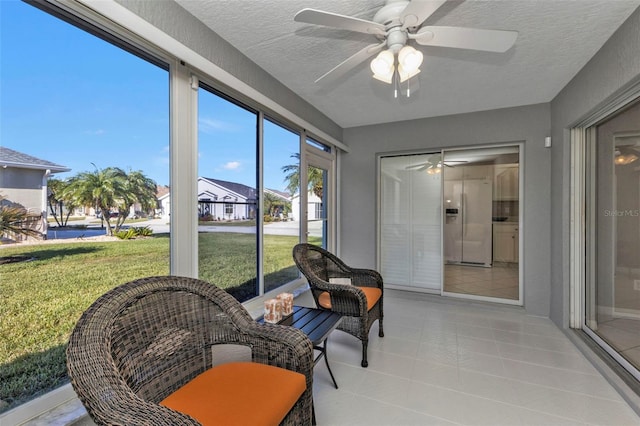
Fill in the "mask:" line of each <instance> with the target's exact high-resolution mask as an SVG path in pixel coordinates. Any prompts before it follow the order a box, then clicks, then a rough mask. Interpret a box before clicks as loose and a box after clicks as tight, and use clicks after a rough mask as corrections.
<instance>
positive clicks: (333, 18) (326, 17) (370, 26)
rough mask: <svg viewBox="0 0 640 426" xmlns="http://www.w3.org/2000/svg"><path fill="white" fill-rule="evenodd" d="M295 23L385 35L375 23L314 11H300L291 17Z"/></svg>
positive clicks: (381, 26)
mask: <svg viewBox="0 0 640 426" xmlns="http://www.w3.org/2000/svg"><path fill="white" fill-rule="evenodd" d="M293 20H294V21H296V22H305V23H307V24H315V25H324V26H326V27H334V28H340V29H343V30H351V31H357V32H360V33H365V34H378V35H385V34H386V30H385V27H384V25H382V24H378V23H377V22H371V21H365V20H364V19H359V18H354V17H352V16H346V15H339V14H337V13H331V12H325V11H322V10H316V9H308V8H307V9H302V10H301V11H300V12H298V13H296V16H294V17H293Z"/></svg>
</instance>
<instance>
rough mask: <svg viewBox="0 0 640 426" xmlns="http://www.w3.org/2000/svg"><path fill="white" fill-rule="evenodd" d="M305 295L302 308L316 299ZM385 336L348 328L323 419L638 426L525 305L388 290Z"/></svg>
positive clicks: (320, 386) (332, 358)
mask: <svg viewBox="0 0 640 426" xmlns="http://www.w3.org/2000/svg"><path fill="white" fill-rule="evenodd" d="M309 299H310V297H308V295H307V294H305V295H304V296H302V297H301V298H298V299H296V303H297V304H307V303H311V305H312V304H313V301H312V300H309ZM384 329H385V337H384V338H379V337H378V335H377V334H378V333H377V332H378V327H377V325H376V324H374V325H373V327H372V330H371V334H370V339H371V341H370V347H369V367H368V368H366V369H364V368H362V367H360V348H361V346H360V342H359V341H358V340H356V339H355V338H353V337H351V336H350V335H347V334H345V333H343V332H341V331H335V332H333V333H332V335H331V336H330V337H329V341H328V355H329V362H330V365H331V369H332V370H333V373H334V375H335V377H336V380H337V382H338V385H339V389H337V390H336V389H335V388H334V387H333V384H332V383H331V378H330V377H329V374H328V372H327V370H326V367H325V365H324V362H320V363H319V364H318V366H317V367H316V370H315V376H314V398H315V404H316V415H317V422H318V425H439V424H442V425H445V424H458V425H510V426H511V425H586V424H589V425H590V424H594V425H596V424H597V425H639V424H640V417H638V415H636V413H635V412H634V411H633V410H632V409H631V408H630V406H629V405H627V404H626V403H625V401H624V400H623V399H622V398H621V397H620V396H619V394H618V393H616V391H615V390H614V389H613V388H612V387H611V385H609V383H608V382H607V381H606V380H605V379H604V378H603V377H602V376H601V375H600V374H599V373H598V372H597V371H596V370H595V368H594V367H593V366H592V365H591V364H590V363H589V362H588V361H587V360H586V359H585V358H584V356H583V355H582V354H581V353H580V352H579V351H578V349H577V348H576V347H575V346H574V345H573V344H572V343H571V342H570V341H569V340H568V339H567V338H566V337H565V336H564V335H563V333H562V332H561V331H560V330H559V329H558V328H557V327H556V326H555V325H554V324H553V323H552V322H551V321H550V320H549V319H547V318H541V317H535V316H530V315H527V314H526V313H525V311H524V310H522V309H521V308H516V307H509V306H501V305H492V304H485V303H480V302H475V303H474V302H468V301H457V300H451V299H447V298H442V297H438V296H430V295H419V294H415V293H405V292H399V291H392V290H388V291H386V292H385V321H384Z"/></svg>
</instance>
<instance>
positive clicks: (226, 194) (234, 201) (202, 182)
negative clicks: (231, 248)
mask: <svg viewBox="0 0 640 426" xmlns="http://www.w3.org/2000/svg"><path fill="white" fill-rule="evenodd" d="M159 188H160V187H159ZM163 189H166V190H162V191H161V190H160V189H159V190H158V209H157V211H156V212H157V213H158V214H160V215H161V216H163V217H167V216H168V215H169V212H170V205H171V204H170V203H171V194H170V192H169V188H168V187H163ZM264 191H265V193H269V194H271V195H273V196H275V197H277V198H278V199H280V200H282V202H283V204H285V203H286V204H288V203H291V202H292V199H291V198H290V197H289V196H288V194H286V193H284V192H282V191H278V190H275V189H265V190H264ZM257 203H258V196H257V191H256V190H255V188H252V187H250V186H247V185H243V184H241V183H237V182H230V181H226V180H220V179H213V178H206V177H199V178H198V215H199V217H200V218H209V219H210V220H249V219H255V218H256V210H257ZM283 210H284V209H283ZM296 211H297V210H296ZM283 213H284V212H283ZM288 217H289V219H292V218H293V216H292V213H291V212H289V213H288Z"/></svg>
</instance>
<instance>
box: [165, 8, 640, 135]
mask: <svg viewBox="0 0 640 426" xmlns="http://www.w3.org/2000/svg"><path fill="white" fill-rule="evenodd" d="M177 2H178V3H179V4H180V5H181V6H182V7H184V8H185V9H186V10H187V11H189V12H190V13H191V14H193V15H194V16H196V17H197V18H198V19H200V20H201V21H202V22H204V23H205V24H206V25H207V26H209V27H210V28H211V29H212V30H213V31H215V32H216V33H217V34H218V35H220V36H221V37H222V38H224V39H226V40H227V41H228V42H230V43H231V44H232V45H234V46H235V47H236V48H237V49H238V50H239V51H240V52H242V53H243V54H244V55H246V56H247V57H248V58H249V59H251V60H252V61H253V62H255V63H256V64H257V65H259V66H260V67H262V68H263V69H264V70H265V71H267V72H268V73H270V74H271V75H272V76H274V77H275V78H276V79H278V80H279V81H281V82H282V83H283V84H285V85H286V86H287V87H289V88H290V89H292V90H293V91H294V92H296V93H298V94H299V95H300V96H301V97H302V98H303V99H305V100H306V101H308V102H309V103H311V104H312V105H314V106H315V107H316V108H317V109H319V110H320V111H322V112H323V113H324V114H326V115H327V116H328V117H329V118H331V119H332V120H334V121H335V122H336V123H338V124H339V125H340V126H342V127H345V128H347V127H354V126H360V125H366V124H374V123H384V122H390V121H400V120H408V119H414V118H422V117H433V116H440V115H447V114H457V113H465V112H472V111H482V110H490V109H496V108H505V107H511V106H519V105H529V104H536V103H541V102H549V101H551V100H552V99H553V98H554V97H555V95H557V94H558V92H559V91H560V90H561V89H562V88H563V87H564V86H565V85H566V84H567V83H568V82H569V81H570V80H571V79H572V78H573V77H574V76H575V74H576V73H577V72H578V71H579V70H580V69H581V68H582V67H583V66H584V65H585V64H586V63H587V62H588V61H589V59H591V57H593V55H594V54H595V53H596V52H597V51H598V50H599V49H600V48H601V47H602V45H603V44H604V43H605V42H606V41H607V39H608V38H609V37H610V36H611V35H612V34H613V33H614V32H615V30H616V29H617V28H618V27H619V26H620V25H621V24H622V23H623V22H624V21H625V19H626V18H627V17H628V16H629V15H630V14H631V13H632V12H633V11H634V10H635V9H636V8H637V7H638V6H639V5H640V0H503V1H497V0H493V1H477V0H467V1H449V2H447V3H446V4H445V5H443V6H442V7H441V8H440V9H439V10H438V11H436V13H435V14H434V15H432V16H431V17H430V18H429V19H428V20H427V21H426V22H425V24H431V25H448V26H461V27H472V28H484V29H506V30H516V31H518V32H519V36H518V39H517V41H516V44H515V46H514V47H513V48H512V49H510V50H509V51H507V52H506V53H485V52H477V51H470V50H462V49H447V48H442V47H426V46H423V47H420V49H421V50H422V52H423V53H424V55H425V59H424V63H423V65H422V67H421V69H422V73H421V74H420V75H419V76H418V82H417V84H413V86H412V90H411V97H410V98H406V97H400V98H398V99H394V97H393V90H392V87H391V86H389V85H387V84H385V83H381V82H379V81H377V80H374V79H373V78H371V72H370V70H369V61H365V62H364V63H362V64H360V65H359V66H358V67H356V68H355V69H353V70H352V71H351V72H349V73H348V74H346V75H345V76H343V77H342V78H340V79H339V80H337V81H336V82H333V83H331V84H324V85H318V84H315V83H314V81H315V80H316V79H317V78H318V77H320V76H321V75H323V74H324V73H325V72H327V71H328V70H330V69H331V68H333V67H334V66H336V65H337V64H339V63H340V62H342V61H343V60H345V59H346V58H348V57H349V56H351V55H352V54H354V53H356V52H357V51H359V50H360V49H362V48H363V47H365V46H367V45H369V44H371V43H375V42H376V38H375V37H374V36H370V35H365V34H360V33H354V32H349V31H344V30H337V29H332V28H326V27H319V26H313V25H308V24H302V23H297V22H294V20H293V17H294V15H295V14H296V12H297V11H299V10H300V9H303V8H306V7H310V8H315V9H321V10H325V11H329V12H334V13H339V14H343V15H350V16H355V17H358V18H361V19H367V20H370V19H371V18H372V17H373V15H374V14H375V12H376V11H377V10H378V9H379V8H380V7H382V6H383V5H384V1H383V0H349V1H345V0H216V1H207V0H177ZM413 80H415V79H413ZM413 80H412V81H413ZM416 86H417V87H416Z"/></svg>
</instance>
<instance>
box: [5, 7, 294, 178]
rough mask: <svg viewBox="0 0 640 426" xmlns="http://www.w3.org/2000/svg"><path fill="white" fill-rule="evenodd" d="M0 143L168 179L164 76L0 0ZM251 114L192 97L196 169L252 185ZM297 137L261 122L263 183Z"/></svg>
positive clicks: (206, 96)
mask: <svg viewBox="0 0 640 426" xmlns="http://www.w3.org/2000/svg"><path fill="white" fill-rule="evenodd" d="M0 31H1V34H0V85H1V86H0V145H2V146H5V147H8V148H11V149H14V150H17V151H20V152H23V153H25V154H29V155H32V156H34V157H38V158H41V159H44V160H48V161H52V162H54V163H58V164H61V165H63V166H66V167H68V168H71V169H72V171H71V172H69V173H66V174H60V175H57V177H67V176H71V175H74V174H76V173H78V172H82V171H91V170H93V165H92V163H94V164H95V165H96V166H97V167H99V168H104V167H110V166H116V167H121V168H123V169H125V170H142V171H143V172H144V173H145V174H146V175H147V176H149V177H150V178H152V179H154V180H155V181H156V182H157V183H158V184H161V185H168V184H169V75H168V72H167V71H165V70H163V69H161V68H159V67H157V66H155V65H153V64H150V63H148V62H146V61H144V60H142V59H140V58H138V57H136V56H134V55H132V54H130V53H128V52H125V51H123V50H122V49H120V48H118V47H115V46H113V45H111V44H109V43H107V42H105V41H103V40H101V39H99V38H97V37H95V36H93V35H91V34H88V33H86V32H84V31H82V30H80V29H78V28H75V27H73V26H71V25H70V24H67V23H66V22H63V21H61V20H59V19H57V18H54V17H52V16H50V15H48V14H46V13H44V12H42V11H40V10H38V9H36V8H34V7H32V6H30V5H27V4H25V3H22V2H20V1H16V0H0ZM255 120H256V119H255V115H253V114H252V113H250V112H248V111H246V110H244V109H242V108H239V107H237V106H235V105H233V104H230V103H229V102H227V101H226V100H223V99H221V98H219V97H217V96H215V95H213V94H210V93H208V92H204V91H203V90H201V91H200V99H199V148H198V152H199V170H198V174H199V175H200V176H206V177H211V178H217V179H222V180H229V181H234V182H239V183H243V184H245V185H249V186H255V185H256V184H255V182H256V166H255V164H256V144H255V141H256V137H255V123H256V122H255ZM298 143H299V142H298V136H297V135H295V134H292V133H290V132H288V131H286V130H284V129H282V128H280V127H278V126H275V125H273V124H270V123H269V124H267V125H266V128H265V145H266V152H265V155H264V158H265V160H264V161H265V163H264V170H265V173H264V175H265V186H266V187H268V188H272V189H280V190H283V189H284V188H285V187H286V183H285V182H284V181H283V173H282V171H281V167H282V166H283V165H287V164H291V163H292V162H293V159H291V158H290V156H291V154H293V153H295V152H298Z"/></svg>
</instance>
